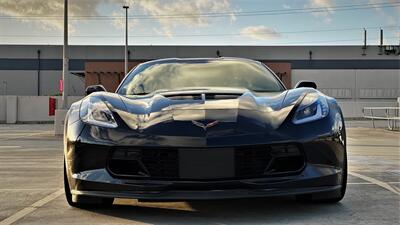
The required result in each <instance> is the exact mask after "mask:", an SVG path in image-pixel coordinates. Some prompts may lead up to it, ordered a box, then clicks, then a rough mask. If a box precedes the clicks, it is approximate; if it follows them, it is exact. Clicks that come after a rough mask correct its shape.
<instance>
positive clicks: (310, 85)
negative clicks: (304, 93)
mask: <svg viewBox="0 0 400 225" xmlns="http://www.w3.org/2000/svg"><path fill="white" fill-rule="evenodd" d="M301 87H308V88H314V89H317V84H316V83H315V82H313V81H308V80H301V81H299V82H298V83H297V84H296V86H295V87H294V88H301Z"/></svg>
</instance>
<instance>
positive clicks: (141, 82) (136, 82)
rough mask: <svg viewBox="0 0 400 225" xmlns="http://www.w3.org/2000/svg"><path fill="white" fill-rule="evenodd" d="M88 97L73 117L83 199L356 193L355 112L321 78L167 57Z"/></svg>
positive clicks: (71, 187) (72, 196)
mask: <svg viewBox="0 0 400 225" xmlns="http://www.w3.org/2000/svg"><path fill="white" fill-rule="evenodd" d="M86 94H87V95H86V96H85V97H84V98H83V99H82V100H80V101H78V102H75V103H74V104H72V106H71V107H70V109H69V111H68V113H67V116H66V118H65V127H64V186H65V196H66V199H67V202H68V203H69V204H70V205H71V206H75V207H83V206H87V205H103V206H106V205H111V204H112V203H113V200H114V198H133V199H138V200H140V201H166V200H167V201H172V200H207V199H230V198H256V197H268V196H283V195H291V196H295V197H296V198H297V199H299V200H302V201H323V202H338V201H340V200H341V199H342V198H343V197H344V195H345V191H346V183H347V154H346V131H345V124H344V120H343V115H342V112H341V109H340V107H339V105H338V103H337V101H336V100H335V99H334V98H331V97H329V96H326V95H324V94H323V93H321V92H320V91H318V90H317V87H316V84H315V83H314V82H311V81H301V82H299V83H298V84H297V85H296V87H295V88H293V89H286V87H285V86H284V85H283V83H282V82H281V81H280V80H279V79H278V77H277V76H276V75H275V74H274V72H273V71H272V70H270V69H269V68H268V67H267V66H266V65H264V64H263V63H261V62H258V61H253V60H249V59H240V58H215V59H214V58H199V59H161V60H154V61H149V62H146V63H142V64H140V65H138V66H137V67H135V68H134V69H133V70H132V71H130V72H129V73H128V74H127V76H126V77H125V78H124V80H123V81H122V82H121V84H120V85H119V87H118V88H117V90H116V91H115V92H114V93H111V92H106V90H105V89H104V87H103V86H101V85H94V86H89V87H88V88H87V89H86Z"/></svg>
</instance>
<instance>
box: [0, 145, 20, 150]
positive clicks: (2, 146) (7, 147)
mask: <svg viewBox="0 0 400 225" xmlns="http://www.w3.org/2000/svg"><path fill="white" fill-rule="evenodd" d="M15 148H22V146H18V145H0V149H15Z"/></svg>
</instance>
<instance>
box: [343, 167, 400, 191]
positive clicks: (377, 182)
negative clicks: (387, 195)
mask: <svg viewBox="0 0 400 225" xmlns="http://www.w3.org/2000/svg"><path fill="white" fill-rule="evenodd" d="M349 174H350V175H352V176H355V177H358V178H360V179H363V180H365V181H368V182H371V183H373V184H376V185H378V186H380V187H382V188H385V189H386V190H388V191H391V192H393V193H395V194H397V195H400V192H399V191H398V190H397V189H395V188H393V187H392V186H390V185H389V184H388V183H386V182H383V181H380V180H377V179H375V178H372V177H369V176H365V175H362V174H359V173H356V172H349Z"/></svg>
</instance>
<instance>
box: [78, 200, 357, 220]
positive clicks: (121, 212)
mask: <svg viewBox="0 0 400 225" xmlns="http://www.w3.org/2000/svg"><path fill="white" fill-rule="evenodd" d="M86 210H89V211H91V212H94V213H99V214H102V215H107V216H111V217H116V218H121V219H127V220H132V221H136V222H143V223H150V224H177V223H182V224H232V223H235V224H238V223H239V224H261V223H291V222H306V221H312V222H313V223H315V222H317V221H319V222H317V224H318V223H324V222H326V221H329V220H335V218H337V217H338V215H343V214H346V212H347V213H349V210H348V209H347V207H346V206H345V205H343V204H342V203H336V204H328V203H302V202H298V201H296V200H295V199H294V198H289V197H285V198H258V199H235V200H202V201H190V202H159V203H155V202H136V204H123V205H122V204H118V203H117V204H114V205H113V206H112V207H111V208H106V209H86ZM349 214H351V213H349ZM349 216H350V215H349Z"/></svg>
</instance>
